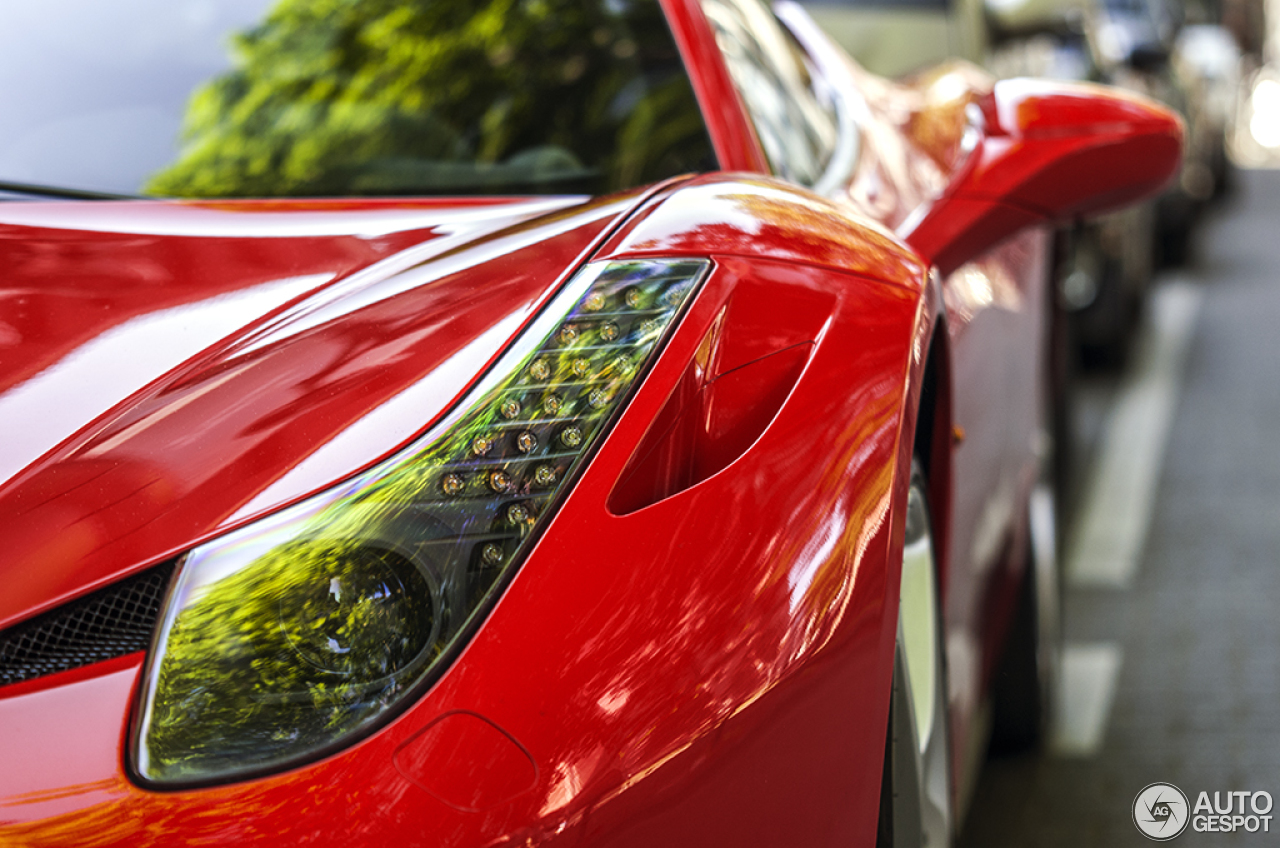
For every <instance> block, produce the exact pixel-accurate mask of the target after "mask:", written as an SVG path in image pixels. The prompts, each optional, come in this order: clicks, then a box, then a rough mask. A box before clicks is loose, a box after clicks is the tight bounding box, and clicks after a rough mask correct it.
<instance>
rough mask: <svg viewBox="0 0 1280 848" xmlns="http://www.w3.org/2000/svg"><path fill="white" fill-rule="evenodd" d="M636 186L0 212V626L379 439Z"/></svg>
mask: <svg viewBox="0 0 1280 848" xmlns="http://www.w3.org/2000/svg"><path fill="white" fill-rule="evenodd" d="M638 197H639V196H638V195H636V194H631V195H624V196H617V197H614V198H607V199H604V200H599V201H593V202H588V203H584V202H582V201H581V200H580V199H575V198H544V199H535V200H505V201H504V200H499V201H492V200H486V201H454V202H441V201H436V202H399V201H390V202H376V201H375V202H362V203H358V204H353V203H341V204H335V203H331V202H327V203H319V202H288V203H264V202H251V203H238V204H212V203H198V204H193V203H183V204H175V203H165V202H122V203H114V202H112V203H20V202H19V203H10V204H8V205H5V206H3V207H0V267H3V268H4V269H5V275H4V277H3V280H2V282H0V551H3V552H4V555H3V559H2V560H0V585H3V587H4V590H3V591H2V592H0V627H5V626H8V625H10V624H12V623H14V622H16V621H18V620H21V619H24V618H27V617H29V616H31V615H33V614H36V613H38V612H40V611H42V610H44V609H47V608H49V607H51V606H54V605H56V604H58V603H61V602H63V601H65V600H67V599H69V598H72V597H75V596H77V595H80V594H83V593H85V592H87V591H90V590H92V589H93V588H95V587H96V586H98V585H101V584H103V583H105V582H109V581H111V580H114V579H116V578H118V577H121V576H123V575H125V574H127V573H130V572H133V571H136V570H139V569H141V568H144V567H146V566H148V565H150V564H152V563H154V562H157V561H161V560H163V559H165V558H167V557H170V556H173V555H175V554H177V553H179V552H181V551H182V550H184V549H185V548H187V547H189V546H190V545H191V544H193V543H194V542H196V541H198V540H201V539H203V538H207V537H208V536H211V535H213V534H216V533H218V532H221V531H222V530H225V529H226V528H227V527H229V526H231V525H233V524H238V523H241V522H243V521H245V520H248V519H249V518H251V517H252V516H254V515H257V514H260V513H262V512H264V511H266V510H270V509H273V508H275V507H278V506H280V505H281V504H284V503H286V502H289V501H292V500H295V499H297V498H298V497H301V496H303V495H305V494H307V493H309V492H312V491H315V490H316V489H318V488H322V487H324V486H326V485H328V484H330V483H332V482H334V481H335V480H337V479H340V478H341V477H344V476H346V475H348V474H351V473H353V472H354V471H357V470H359V469H360V468H361V467H363V466H365V465H367V464H369V463H371V462H373V461H375V460H377V459H379V458H380V457H382V456H384V455H386V454H387V453H389V452H390V451H392V450H394V449H395V448H396V447H398V446H399V445H401V444H403V443H404V442H405V441H407V440H408V439H409V438H411V437H412V436H413V435H414V434H415V433H417V432H419V431H421V430H422V429H424V428H425V427H426V426H428V425H429V424H430V423H431V421H432V420H433V419H434V418H435V417H437V416H438V415H439V414H440V413H441V412H442V411H443V410H444V409H445V408H447V407H448V405H449V404H451V403H452V402H453V401H454V400H455V399H456V398H457V397H458V396H459V394H461V393H462V392H463V391H465V389H466V387H467V386H468V385H469V384H470V383H471V382H472V380H473V379H474V378H475V376H476V375H477V374H478V373H479V372H481V371H483V369H484V368H485V366H486V365H487V364H488V363H489V362H490V361H491V360H492V359H493V357H494V356H495V355H496V354H497V352H498V351H500V350H501V349H502V347H503V346H504V345H505V344H506V343H507V342H508V341H509V340H510V338H511V337H512V336H513V334H515V333H516V332H517V331H518V330H519V329H520V327H521V326H523V325H524V323H525V322H526V321H527V320H528V319H529V317H530V316H531V315H532V314H533V312H535V311H536V309H537V308H538V306H539V304H541V303H542V302H543V301H544V300H545V299H546V297H547V296H548V294H549V293H550V292H551V291H552V290H553V289H554V288H555V287H556V284H557V283H558V282H559V281H560V280H561V279H563V276H564V274H565V273H566V272H567V271H568V269H571V268H572V267H573V266H574V265H576V264H577V263H578V262H580V261H581V260H582V259H584V258H585V257H586V256H587V255H589V253H590V251H591V250H592V249H593V248H594V246H595V244H596V243H597V242H598V240H599V239H600V238H601V237H603V235H605V234H606V233H607V232H608V231H609V230H610V229H611V227H610V225H611V224H612V223H613V222H615V221H616V220H618V219H619V218H620V217H621V216H623V215H625V214H626V213H627V212H628V211H629V210H630V209H632V208H633V207H634V205H635V204H636V202H637V201H638Z"/></svg>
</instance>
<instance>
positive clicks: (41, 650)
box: [0, 563, 173, 686]
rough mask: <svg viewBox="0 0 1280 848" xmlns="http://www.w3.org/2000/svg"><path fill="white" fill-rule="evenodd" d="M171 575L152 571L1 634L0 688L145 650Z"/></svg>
mask: <svg viewBox="0 0 1280 848" xmlns="http://www.w3.org/2000/svg"><path fill="white" fill-rule="evenodd" d="M172 573H173V563H166V564H164V565H161V566H157V567H156V568H153V569H151V570H150V571H146V572H143V573H142V574H139V575H137V576H136V577H130V578H129V579H128V580H122V581H120V582H119V583H116V584H115V585H114V586H108V587H107V588H105V589H100V590H98V591H97V592H94V593H93V594H92V595H86V596H85V597H83V598H81V599H79V600H77V601H72V602H71V603H69V604H67V605H66V606H62V607H59V608H58V609H55V610H51V611H49V612H47V613H45V614H44V615H39V616H36V617H35V618H33V619H31V620H30V621H25V622H23V623H22V624H19V625H17V626H16V627H13V628H10V629H9V630H6V631H4V632H3V633H0V686H4V685H6V684H8V683H17V682H18V681H20V680H31V679H32V678H34V677H42V676H44V675H46V674H53V673H54V672H56V671H66V670H67V669H69V668H79V667H80V666H82V665H90V664H91V663H96V662H102V661H103V660H109V659H112V658H113V657H122V656H124V655H125V654H132V653H134V652H135V651H144V650H146V649H147V646H148V645H150V644H151V631H152V630H153V629H154V628H155V623H156V617H157V616H158V615H159V614H160V604H161V602H162V601H163V600H164V592H165V589H166V587H168V585H169V576H170V575H171V574H172Z"/></svg>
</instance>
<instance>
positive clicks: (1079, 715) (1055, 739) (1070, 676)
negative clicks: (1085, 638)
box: [1049, 642, 1122, 757]
mask: <svg viewBox="0 0 1280 848" xmlns="http://www.w3.org/2000/svg"><path fill="white" fill-rule="evenodd" d="M1121 656H1122V653H1121V650H1120V646H1119V645H1116V644H1114V643H1111V642H1103V643H1099V644H1092V645H1071V644H1068V645H1066V646H1064V647H1063V650H1062V669H1061V674H1062V677H1061V679H1060V680H1059V681H1058V688H1057V695H1058V697H1057V703H1056V704H1054V707H1055V709H1054V713H1053V716H1054V721H1053V727H1052V728H1051V730H1050V734H1049V751H1050V752H1051V753H1052V754H1054V755H1055V756H1058V757H1091V756H1093V755H1094V754H1096V753H1098V750H1099V749H1100V748H1101V747H1102V740H1103V737H1105V736H1106V730H1107V719H1108V717H1109V716H1110V714H1111V702H1112V701H1113V700H1114V699H1115V694H1116V680H1117V678H1119V676H1120V662H1121Z"/></svg>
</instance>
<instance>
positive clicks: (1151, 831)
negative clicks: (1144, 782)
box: [1133, 783, 1191, 842]
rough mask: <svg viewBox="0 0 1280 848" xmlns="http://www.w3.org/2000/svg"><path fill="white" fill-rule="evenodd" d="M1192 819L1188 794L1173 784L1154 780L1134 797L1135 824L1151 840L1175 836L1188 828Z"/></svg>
mask: <svg viewBox="0 0 1280 848" xmlns="http://www.w3.org/2000/svg"><path fill="white" fill-rule="evenodd" d="M1190 820H1191V809H1190V808H1189V807H1188V806H1187V796H1186V795H1183V794H1182V790H1181V789H1179V788H1178V787H1176V786H1174V785H1173V784H1172V783H1153V784H1151V785H1150V786H1148V787H1147V788H1145V789H1143V790H1142V791H1141V792H1139V793H1138V797H1137V798H1134V799H1133V823H1134V824H1136V825H1137V826H1138V830H1140V831H1142V835H1143V836H1145V837H1147V838H1148V839H1154V840H1156V841H1157V842H1164V841H1166V840H1169V839H1172V838H1173V837H1175V836H1177V835H1178V834H1179V833H1182V831H1184V830H1186V829H1187V822H1188V821H1190Z"/></svg>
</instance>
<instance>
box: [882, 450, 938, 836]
mask: <svg viewBox="0 0 1280 848" xmlns="http://www.w3.org/2000/svg"><path fill="white" fill-rule="evenodd" d="M926 491H927V488H926V486H925V482H924V475H923V474H922V473H921V471H920V469H919V467H918V466H913V467H912V474H911V490H910V493H909V494H908V497H907V520H906V522H905V524H906V540H905V543H904V545H903V565H902V574H903V577H902V582H903V585H902V592H901V594H900V600H899V615H898V638H897V643H896V645H895V648H894V666H893V693H892V695H891V697H890V705H889V727H888V732H887V734H886V735H887V738H886V742H885V762H884V777H883V780H882V783H881V788H880V822H879V827H878V829H877V833H876V845H877V846H879V848H904V846H910V848H920V846H922V845H927V846H929V848H944V846H947V845H950V844H951V841H952V837H953V833H952V829H953V821H952V798H951V751H950V723H949V717H948V714H947V685H946V683H947V676H946V663H945V653H944V651H943V649H942V648H943V644H944V643H943V631H942V613H941V604H940V595H939V592H938V575H937V569H936V567H935V562H936V560H935V556H934V547H933V532H932V522H931V521H930V518H929V507H928V500H927V498H926ZM913 674H914V676H913Z"/></svg>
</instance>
